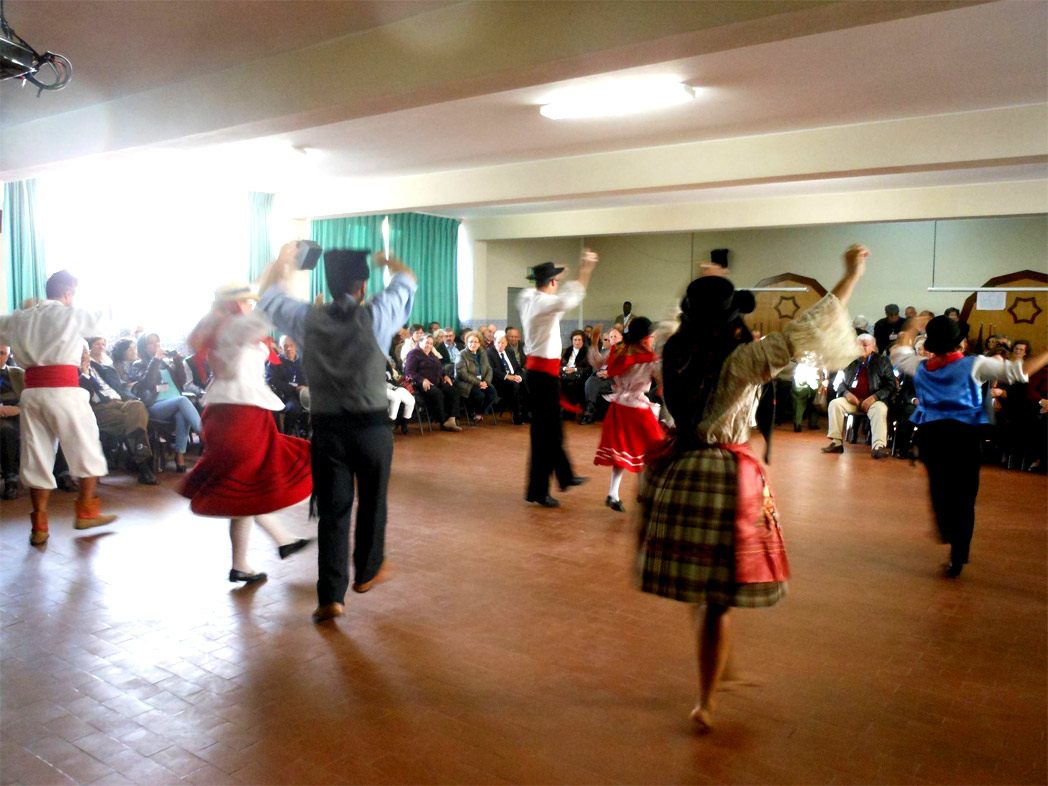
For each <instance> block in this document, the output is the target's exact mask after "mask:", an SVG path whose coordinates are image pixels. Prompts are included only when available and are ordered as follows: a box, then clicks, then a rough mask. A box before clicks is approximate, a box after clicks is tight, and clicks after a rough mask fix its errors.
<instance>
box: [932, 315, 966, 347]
mask: <svg viewBox="0 0 1048 786" xmlns="http://www.w3.org/2000/svg"><path fill="white" fill-rule="evenodd" d="M924 333H925V336H926V338H925V340H924V348H925V349H926V350H928V351H929V352H931V353H932V354H933V355H945V354H946V353H947V352H953V351H954V350H955V349H957V347H958V346H960V343H961V342H962V341H963V340H964V339H966V338H968V323H967V322H956V321H954V320H952V319H950V318H949V317H947V316H939V317H932V318H931V319H930V320H928V324H927V326H926V327H925V328H924Z"/></svg>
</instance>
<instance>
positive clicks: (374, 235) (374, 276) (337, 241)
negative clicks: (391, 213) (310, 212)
mask: <svg viewBox="0 0 1048 786" xmlns="http://www.w3.org/2000/svg"><path fill="white" fill-rule="evenodd" d="M383 218H384V217H383V216H349V217H346V218H325V219H321V220H319V221H311V222H310V230H309V236H310V238H311V239H312V240H313V241H314V242H315V243H319V244H320V247H321V248H323V249H324V250H325V251H327V250H329V249H332V248H356V249H361V250H362V249H368V250H370V251H371V252H372V253H374V252H376V251H381V250H382V248H383V245H382V219H383ZM385 288H386V282H385V281H384V280H383V278H382V271H381V270H374V269H373V270H372V271H371V278H370V279H369V280H368V294H369V295H373V294H375V293H376V292H381V291H382V290H383V289H385ZM321 293H323V295H324V299H325V300H330V299H331V293H330V292H328V288H327V280H326V279H325V278H324V258H323V256H321V258H320V261H319V262H317V266H316V268H314V269H313V273H312V275H311V276H310V277H309V296H310V297H311V298H315V297H316V296H317V295H319V294H321Z"/></svg>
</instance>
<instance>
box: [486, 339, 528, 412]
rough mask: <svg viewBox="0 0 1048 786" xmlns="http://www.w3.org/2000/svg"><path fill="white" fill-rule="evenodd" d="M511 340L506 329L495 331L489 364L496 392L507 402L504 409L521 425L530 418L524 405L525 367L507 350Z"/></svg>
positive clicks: (489, 353)
mask: <svg viewBox="0 0 1048 786" xmlns="http://www.w3.org/2000/svg"><path fill="white" fill-rule="evenodd" d="M508 345H509V342H507V341H506V334H505V332H504V331H501V330H498V331H496V332H495V346H493V347H491V348H490V349H489V350H488V351H487V355H488V365H490V366H491V372H492V377H493V379H494V385H495V392H496V393H497V394H498V397H499V399H501V400H503V401H504V402H505V406H504V409H507V408H508V409H509V410H510V411H511V412H512V413H513V423H514V424H515V425H518V426H519V425H521V424H522V423H526V422H527V420H528V417H527V411H526V409H525V407H524V390H525V388H524V385H523V384H521V383H523V381H524V376H523V373H522V372H523V369H522V368H521V367H520V366H518V365H516V361H515V360H514V358H513V355H512V354H511V353H509V352H507V351H506V347H507V346H508Z"/></svg>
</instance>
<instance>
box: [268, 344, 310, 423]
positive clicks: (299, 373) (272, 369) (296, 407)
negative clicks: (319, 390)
mask: <svg viewBox="0 0 1048 786" xmlns="http://www.w3.org/2000/svg"><path fill="white" fill-rule="evenodd" d="M280 348H281V349H282V350H284V351H283V352H282V353H281V354H280V356H279V357H278V359H277V362H267V363H266V384H267V385H269V387H270V389H271V390H272V391H273V392H274V393H276V394H277V398H279V399H280V400H281V401H282V402H283V403H284V433H285V434H290V435H291V436H294V437H306V436H308V435H309V383H308V382H306V372H305V370H304V369H303V368H302V358H300V357H299V355H298V345H297V344H296V343H295V339H293V338H291V336H282V337H281V339H280Z"/></svg>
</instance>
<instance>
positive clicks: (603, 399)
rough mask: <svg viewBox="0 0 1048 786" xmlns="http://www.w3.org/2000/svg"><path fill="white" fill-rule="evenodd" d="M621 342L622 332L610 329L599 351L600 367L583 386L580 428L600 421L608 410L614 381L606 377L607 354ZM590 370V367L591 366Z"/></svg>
mask: <svg viewBox="0 0 1048 786" xmlns="http://www.w3.org/2000/svg"><path fill="white" fill-rule="evenodd" d="M620 341H622V332H621V331H620V330H619V329H618V328H612V329H611V330H609V331H608V333H607V338H606V340H605V341H604V342H603V344H604V347H603V348H602V349H601V351H600V357H601V365H600V368H598V369H597V370H596V372H594V373H593V374H590V376H589V377H588V378H587V379H586V382H585V384H584V386H583V395H584V397H585V401H586V408H585V409H584V410H583V412H582V418H581V419H580V420H579V425H580V426H588V425H589V424H590V423H592V422H593V421H595V420H602V419H603V417H604V413H605V412H607V410H608V398H607V397H608V396H610V395H611V394H612V391H613V390H614V389H615V383H614V381H613V380H612V379H611V378H609V377H608V354H609V353H610V352H611V348H612V347H613V346H615V345H616V344H618V343H619V342H620ZM591 368H592V366H591Z"/></svg>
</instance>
